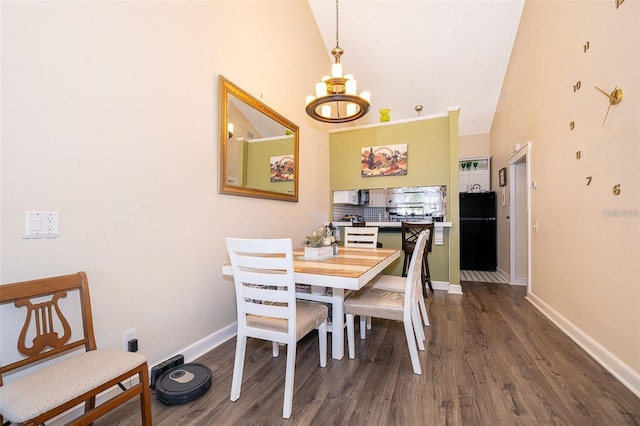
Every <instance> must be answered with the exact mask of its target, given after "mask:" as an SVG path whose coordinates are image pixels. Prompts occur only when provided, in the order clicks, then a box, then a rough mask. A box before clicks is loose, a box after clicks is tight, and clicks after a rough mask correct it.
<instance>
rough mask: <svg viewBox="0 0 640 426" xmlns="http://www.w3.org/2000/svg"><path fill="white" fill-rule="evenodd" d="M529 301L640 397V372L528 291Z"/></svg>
mask: <svg viewBox="0 0 640 426" xmlns="http://www.w3.org/2000/svg"><path fill="white" fill-rule="evenodd" d="M526 299H527V300H529V302H530V303H531V304H532V305H533V306H535V307H536V308H537V309H538V310H539V311H540V312H542V313H543V314H544V315H545V316H546V317H547V318H549V320H551V322H553V323H554V324H555V325H557V326H558V327H559V328H560V329H561V330H562V331H563V332H564V333H565V334H566V335H567V336H569V338H571V340H573V341H574V342H576V344H578V346H580V347H581V348H582V349H584V350H585V351H586V352H587V353H588V354H589V355H590V356H591V357H592V358H593V359H594V360H595V361H596V362H597V363H599V364H600V365H602V366H603V367H604V368H606V369H607V371H609V373H611V374H612V375H613V376H614V377H615V378H616V379H618V380H619V381H620V382H621V383H622V384H623V385H625V386H626V387H627V388H628V389H629V390H630V391H631V392H633V393H634V394H635V395H636V396H638V397H640V373H638V372H637V371H634V370H633V369H632V368H631V367H629V366H628V365H627V364H625V363H624V362H622V361H621V360H620V359H619V358H618V357H616V356H615V355H614V354H612V353H611V352H609V351H608V350H607V348H605V347H604V346H602V345H601V344H599V343H598V342H597V341H595V340H594V339H593V338H591V336H589V335H588V334H586V333H585V332H584V331H582V330H581V329H580V328H578V327H577V326H576V325H575V324H573V323H572V322H571V321H569V320H568V319H567V318H565V317H564V316H562V315H561V314H560V313H558V312H557V311H555V310H554V309H553V308H551V306H549V305H547V304H546V303H545V302H544V301H542V300H541V299H540V298H538V297H537V296H536V295H535V294H532V293H529V294H528V295H527V297H526Z"/></svg>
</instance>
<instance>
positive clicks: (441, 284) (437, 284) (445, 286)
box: [431, 280, 449, 290]
mask: <svg viewBox="0 0 640 426" xmlns="http://www.w3.org/2000/svg"><path fill="white" fill-rule="evenodd" d="M431 287H433V289H434V290H449V283H448V282H446V281H433V280H432V281H431Z"/></svg>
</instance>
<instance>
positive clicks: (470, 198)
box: [460, 192, 498, 271]
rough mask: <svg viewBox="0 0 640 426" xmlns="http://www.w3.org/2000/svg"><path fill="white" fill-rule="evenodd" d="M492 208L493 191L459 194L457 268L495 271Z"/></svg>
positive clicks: (493, 210)
mask: <svg viewBox="0 0 640 426" xmlns="http://www.w3.org/2000/svg"><path fill="white" fill-rule="evenodd" d="M496 209H497V207H496V193H495V192H476V193H474V192H461V193H460V269H465V270H474V271H495V270H496V267H497V264H498V260H497V257H498V254H497V252H498V250H497V238H498V232H497V225H496Z"/></svg>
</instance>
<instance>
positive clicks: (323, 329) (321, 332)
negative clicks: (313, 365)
mask: <svg viewBox="0 0 640 426" xmlns="http://www.w3.org/2000/svg"><path fill="white" fill-rule="evenodd" d="M318 346H319V347H320V367H326V366H327V321H326V320H325V321H324V322H323V323H322V324H320V326H319V327H318Z"/></svg>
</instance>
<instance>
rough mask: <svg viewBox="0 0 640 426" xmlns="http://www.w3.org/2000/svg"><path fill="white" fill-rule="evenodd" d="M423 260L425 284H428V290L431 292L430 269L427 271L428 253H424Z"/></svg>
mask: <svg viewBox="0 0 640 426" xmlns="http://www.w3.org/2000/svg"><path fill="white" fill-rule="evenodd" d="M424 262H425V267H424V269H425V279H426V281H427V284H428V285H429V290H431V293H433V286H432V285H431V271H429V253H427V252H425V254H424Z"/></svg>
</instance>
